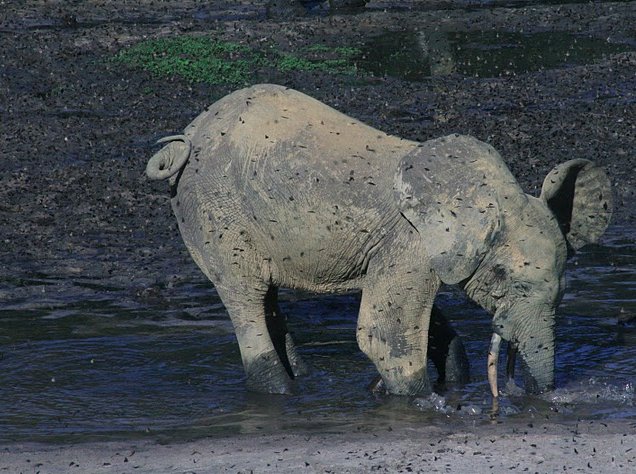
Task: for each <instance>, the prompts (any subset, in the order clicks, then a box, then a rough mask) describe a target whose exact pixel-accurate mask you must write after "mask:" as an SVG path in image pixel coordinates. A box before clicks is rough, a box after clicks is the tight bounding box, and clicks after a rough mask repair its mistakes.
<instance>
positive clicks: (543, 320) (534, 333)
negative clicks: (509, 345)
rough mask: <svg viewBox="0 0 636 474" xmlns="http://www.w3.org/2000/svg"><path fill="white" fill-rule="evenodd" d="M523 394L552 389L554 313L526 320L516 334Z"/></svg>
mask: <svg viewBox="0 0 636 474" xmlns="http://www.w3.org/2000/svg"><path fill="white" fill-rule="evenodd" d="M515 332H516V334H515V339H516V341H517V343H516V346H517V349H518V353H519V355H520V356H521V363H522V367H523V377H524V383H525V387H526V391H527V392H529V393H542V392H545V391H548V390H552V389H553V388H554V354H555V352H554V313H553V312H550V313H545V314H543V315H541V316H540V317H538V318H530V319H528V320H525V321H524V323H523V324H521V325H520V327H519V326H518V327H517V331H515Z"/></svg>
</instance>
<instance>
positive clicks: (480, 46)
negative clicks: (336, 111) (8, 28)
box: [358, 30, 634, 81]
mask: <svg viewBox="0 0 636 474" xmlns="http://www.w3.org/2000/svg"><path fill="white" fill-rule="evenodd" d="M632 50H634V48H633V46H632V45H630V44H627V43H620V42H619V43H613V42H609V41H607V40H605V39H599V38H595V37H592V36H585V35H578V34H573V33H568V32H541V33H513V32H504V31H478V32H449V31H436V30H430V31H410V32H389V33H385V34H383V35H380V36H377V37H375V38H373V39H372V40H371V41H369V42H368V43H367V44H366V46H365V48H364V52H363V54H362V57H361V58H360V60H359V62H358V67H360V68H361V69H362V70H366V71H368V72H370V73H372V74H374V75H378V76H385V75H387V76H394V77H400V78H402V79H406V80H410V81H419V80H422V79H424V78H426V77H429V76H436V75H441V76H444V75H449V74H453V73H457V74H461V75H464V76H473V77H501V76H507V75H515V74H522V73H527V72H534V71H540V70H543V69H554V68H561V67H566V66H570V65H584V64H592V63H595V62H598V61H600V60H601V59H603V58H604V57H606V56H608V55H611V54H616V53H621V52H625V51H632Z"/></svg>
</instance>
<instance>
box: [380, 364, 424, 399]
mask: <svg viewBox="0 0 636 474" xmlns="http://www.w3.org/2000/svg"><path fill="white" fill-rule="evenodd" d="M375 386H376V388H377V389H379V390H382V389H384V391H385V392H386V393H388V394H391V395H407V396H415V395H429V394H430V393H431V392H432V390H431V384H430V382H429V380H428V374H427V373H426V368H424V369H423V370H421V371H418V372H415V373H414V374H413V375H410V376H404V375H403V374H402V373H401V371H399V370H397V369H394V370H392V371H390V372H389V373H385V374H384V375H382V377H381V379H380V382H378V383H376V384H375Z"/></svg>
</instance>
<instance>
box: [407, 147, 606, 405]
mask: <svg viewBox="0 0 636 474" xmlns="http://www.w3.org/2000/svg"><path fill="white" fill-rule="evenodd" d="M395 185H396V191H397V192H398V197H399V200H400V206H401V210H402V213H403V215H404V217H405V218H407V219H408V220H409V221H410V222H411V224H412V225H413V227H414V228H415V229H416V230H417V231H418V232H419V234H420V235H421V238H422V242H423V244H424V246H425V247H426V249H427V254H428V255H429V256H430V266H431V267H432V269H433V270H434V271H435V273H436V274H437V275H438V276H439V277H440V279H441V280H442V281H443V282H445V283H449V284H460V285H461V286H463V287H464V289H465V290H466V292H467V294H468V295H469V296H470V297H471V298H472V299H474V300H475V301H476V302H478V303H479V304H480V305H482V306H483V307H484V308H486V309H487V310H489V311H490V312H492V313H493V315H494V318H493V329H494V332H495V333H496V334H498V335H499V336H500V337H501V338H503V339H505V340H507V341H509V342H510V343H511V344H513V345H514V346H515V347H516V348H517V349H518V351H519V354H520V355H521V358H522V365H523V367H524V369H525V370H524V375H525V381H526V389H527V390H529V391H532V392H541V391H545V390H549V389H551V388H552V387H553V386H554V354H555V352H554V324H555V311H556V307H557V305H558V304H559V302H560V300H561V296H562V294H563V290H564V286H565V284H564V278H563V275H564V270H565V262H566V258H567V256H568V255H569V254H571V253H572V252H573V251H574V250H576V249H578V248H580V247H582V246H583V245H585V244H587V243H591V242H595V241H596V240H597V239H598V238H599V237H600V236H601V235H602V233H603V232H604V231H605V229H606V227H607V225H608V222H609V219H610V216H611V212H612V202H611V188H610V182H609V180H608V178H607V176H606V175H605V173H604V172H603V171H602V170H601V169H600V168H598V167H597V166H595V165H594V164H593V163H592V162H590V161H587V160H571V161H568V162H566V163H563V164H561V165H559V166H557V167H556V168H555V169H554V170H552V171H551V172H550V173H549V174H548V176H547V177H546V179H545V181H544V184H543V189H542V193H541V196H540V197H539V198H534V197H531V196H528V195H526V194H525V193H523V191H522V190H521V189H520V187H519V185H518V184H517V182H516V180H515V179H514V177H513V176H512V174H511V173H510V171H509V170H508V168H507V167H506V165H505V164H504V162H503V161H502V159H501V157H500V156H499V155H498V154H497V152H496V151H495V150H494V149H493V148H492V147H490V146H488V145H486V144H484V143H482V142H479V141H478V140H476V139H473V138H470V137H465V136H450V137H444V138H441V139H438V140H432V141H429V142H426V143H424V144H422V146H421V147H420V148H419V149H417V150H416V151H415V152H414V153H411V154H409V155H408V156H406V157H405V158H403V159H402V161H401V162H400V166H399V169H398V172H397V174H396V179H395Z"/></svg>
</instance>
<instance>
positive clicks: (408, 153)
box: [146, 84, 612, 396]
mask: <svg viewBox="0 0 636 474" xmlns="http://www.w3.org/2000/svg"><path fill="white" fill-rule="evenodd" d="M161 142H163V143H164V147H163V148H162V149H161V150H160V151H159V152H158V153H156V154H155V155H154V156H153V157H152V158H151V159H150V161H149V163H148V166H147V169H146V173H147V175H148V176H149V177H150V178H151V179H169V180H170V181H169V182H170V186H171V196H172V198H171V204H172V209H173V211H174V214H175V215H176V217H177V220H178V225H179V230H180V232H181V235H182V237H183V240H184V242H185V245H186V246H187V248H188V250H189V252H190V254H191V255H192V258H193V259H194V261H195V262H196V263H197V265H198V266H199V267H200V268H201V270H202V271H203V273H205V275H206V276H207V277H208V278H209V279H210V281H211V282H212V283H213V284H214V287H215V288H216V290H217V292H218V294H219V296H220V298H221V300H222V301H223V304H224V305H225V307H226V309H227V311H228V313H229V315H230V318H231V320H232V323H233V326H234V329H235V332H236V337H237V340H238V344H239V347H240V352H241V357H242V361H243V366H244V368H245V372H246V376H247V382H246V383H247V386H248V388H249V389H252V390H257V391H262V392H270V393H289V392H291V391H292V390H293V379H294V378H295V377H297V376H299V375H301V374H302V373H303V371H304V370H305V366H304V364H303V362H302V361H301V359H300V357H299V353H298V351H297V349H296V347H295V345H294V341H293V339H292V337H291V335H290V334H289V331H288V328H287V324H286V317H285V316H284V315H283V314H282V313H281V310H280V307H279V304H278V290H279V288H281V287H285V288H297V289H303V290H308V291H312V292H317V293H333V292H349V291H354V290H361V292H362V297H361V303H360V310H359V314H358V320H357V325H356V328H357V333H356V338H357V342H358V345H359V347H360V349H361V350H362V351H363V352H364V353H365V354H366V355H367V356H368V357H369V359H370V360H371V361H372V362H373V363H374V365H375V367H376V368H377V370H378V372H379V375H380V377H381V383H382V385H383V387H384V388H385V390H386V391H387V392H388V393H391V394H398V395H416V394H426V393H428V392H430V391H431V384H430V382H429V377H428V374H427V369H426V367H427V354H428V355H429V356H430V357H431V359H432V360H433V361H434V362H435V365H436V366H437V369H438V372H440V373H442V374H445V376H447V377H450V378H453V377H454V378H457V379H462V378H464V377H465V374H466V371H467V363H466V356H465V353H464V349H463V347H462V345H461V341H459V338H458V337H457V335H456V333H455V332H454V331H453V330H452V328H451V327H450V325H449V324H448V322H447V321H446V320H445V319H444V317H443V316H442V315H441V314H440V313H439V310H438V309H437V308H436V307H435V306H434V304H433V303H434V300H435V295H436V293H437V292H438V289H439V288H440V285H441V284H442V283H446V284H452V285H459V286H460V287H461V288H462V289H463V290H464V291H465V293H466V294H467V295H468V296H469V297H470V298H471V299H472V300H474V301H475V302H477V303H478V304H479V305H481V306H482V307H483V308H485V309H486V310H487V311H488V312H490V313H491V314H492V315H493V318H492V330H493V339H492V344H491V348H490V354H489V356H488V364H489V381H490V384H491V390H492V391H493V394H494V395H495V396H497V394H498V390H497V363H496V361H497V354H498V350H499V343H500V341H501V340H505V341H508V343H509V345H510V347H512V348H514V352H515V353H517V354H518V355H519V356H520V358H521V366H522V369H523V372H524V381H525V386H526V390H528V391H530V392H535V393H536V392H542V391H546V390H550V389H551V388H553V387H554V378H555V376H554V369H555V314H556V308H557V306H558V304H559V302H560V300H561V297H562V295H563V292H564V289H565V281H564V270H565V264H566V259H567V257H568V256H570V255H571V254H572V253H573V252H574V251H575V250H577V249H579V248H580V247H582V246H584V245H586V244H588V243H592V242H596V241H597V240H598V239H599V237H600V236H601V235H602V234H603V232H604V231H605V229H606V227H607V225H608V222H609V220H610V216H611V213H612V199H611V186H610V182H609V180H608V178H607V176H606V174H605V173H604V171H603V170H602V169H601V168H599V167H598V166H596V165H595V164H594V163H592V162H590V161H588V160H582V159H573V160H571V161H567V162H565V163H562V164H560V165H558V166H556V167H555V168H554V169H553V170H552V171H551V172H550V173H549V174H548V175H547V177H546V178H545V181H544V183H543V188H542V191H541V195H540V196H539V197H538V198H536V197H533V196H530V195H527V194H525V193H524V192H523V191H522V189H521V188H520V186H519V184H518V183H517V181H516V180H515V178H514V177H513V175H512V174H511V172H510V171H509V169H508V168H507V166H506V165H505V163H504V161H503V160H502V158H501V156H500V155H499V154H498V153H497V152H496V151H495V150H494V149H493V148H492V147H491V146H489V145H487V144H486V143H483V142H481V141H479V140H477V139H475V138H472V137H469V136H462V135H450V136H446V137H443V138H438V139H435V140H429V141H426V142H423V143H419V142H416V141H411V140H405V139H402V138H399V137H396V136H392V135H388V134H386V133H383V132H381V131H379V130H377V129H374V128H372V127H370V126H367V125H365V124H363V123H362V122H360V121H358V120H355V119H353V118H351V117H348V116H346V115H344V114H342V113H340V112H338V111H336V110H334V109H332V108H331V107H329V106H327V105H325V104H323V103H321V102H319V101H317V100H315V99H313V98H311V97H309V96H307V95H305V94H302V93H300V92H298V91H295V90H292V89H288V88H285V87H281V86H277V85H270V84H263V85H257V86H253V87H250V88H246V89H242V90H239V91H236V92H234V93H232V94H230V95H228V96H226V97H224V98H222V99H221V100H219V101H218V102H216V103H214V104H212V105H211V106H210V107H209V108H208V109H207V110H206V111H204V112H203V113H202V114H200V115H199V116H198V117H197V118H196V119H194V121H193V122H192V123H191V124H190V125H188V126H187V127H186V129H185V131H184V133H183V134H182V135H177V136H171V137H167V138H165V139H163V140H161ZM432 320H434V321H435V323H434V324H431V321H432ZM429 340H430V345H431V346H433V345H434V346H435V349H434V350H431V348H429Z"/></svg>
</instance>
